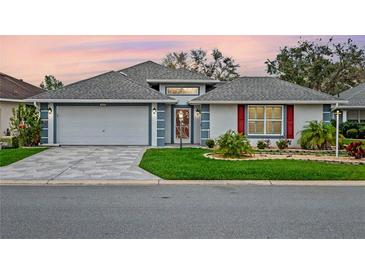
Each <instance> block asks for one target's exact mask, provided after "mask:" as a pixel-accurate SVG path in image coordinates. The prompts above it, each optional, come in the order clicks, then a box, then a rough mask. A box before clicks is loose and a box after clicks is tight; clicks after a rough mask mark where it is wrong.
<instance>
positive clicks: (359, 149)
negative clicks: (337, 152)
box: [346, 142, 365, 159]
mask: <svg viewBox="0 0 365 274" xmlns="http://www.w3.org/2000/svg"><path fill="white" fill-rule="evenodd" d="M346 151H347V153H348V155H350V156H353V157H355V159H361V158H364V157H365V146H364V144H363V143H362V142H352V143H351V144H349V145H348V146H347V147H346Z"/></svg>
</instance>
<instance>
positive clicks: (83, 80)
mask: <svg viewBox="0 0 365 274" xmlns="http://www.w3.org/2000/svg"><path fill="white" fill-rule="evenodd" d="M111 72H116V71H115V70H110V71H107V72H104V73H102V74H98V75H95V76H92V77H89V78H86V79H82V80H79V81H76V82H73V83H71V84H68V85H66V86H63V87H62V88H59V89H57V90H54V91H58V90H62V89H64V88H66V87H69V86H73V85H75V84H78V83H81V82H85V81H88V80H91V79H93V78H96V77H99V76H102V75H105V74H108V73H111ZM54 91H52V92H54Z"/></svg>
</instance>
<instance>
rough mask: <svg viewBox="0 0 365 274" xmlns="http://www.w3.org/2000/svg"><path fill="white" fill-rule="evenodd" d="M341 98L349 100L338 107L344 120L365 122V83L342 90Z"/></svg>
mask: <svg viewBox="0 0 365 274" xmlns="http://www.w3.org/2000/svg"><path fill="white" fill-rule="evenodd" d="M340 98H341V99H344V100H347V101H348V104H346V105H340V106H339V107H338V108H339V109H340V110H341V111H342V121H343V122H346V121H355V122H359V123H360V122H362V123H365V83H362V84H360V85H358V86H356V87H354V88H350V89H348V90H345V91H344V92H341V93H340Z"/></svg>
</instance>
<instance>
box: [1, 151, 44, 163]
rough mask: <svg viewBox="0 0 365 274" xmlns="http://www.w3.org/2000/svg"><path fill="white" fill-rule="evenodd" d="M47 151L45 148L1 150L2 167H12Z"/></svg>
mask: <svg viewBox="0 0 365 274" xmlns="http://www.w3.org/2000/svg"><path fill="white" fill-rule="evenodd" d="M46 149H47V148H45V147H34V148H7V149H2V150H0V166H7V165H10V164H12V163H14V162H17V161H19V160H22V159H24V158H26V157H29V156H31V155H33V154H36V153H39V152H41V151H43V150H46Z"/></svg>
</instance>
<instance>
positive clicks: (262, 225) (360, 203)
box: [0, 186, 365, 238]
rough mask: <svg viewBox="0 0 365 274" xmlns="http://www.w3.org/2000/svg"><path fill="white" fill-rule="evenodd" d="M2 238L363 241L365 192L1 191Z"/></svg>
mask: <svg viewBox="0 0 365 274" xmlns="http://www.w3.org/2000/svg"><path fill="white" fill-rule="evenodd" d="M0 199H1V204H0V205H1V208H0V209H1V212H0V213H1V219H0V220H1V223H0V235H1V238H365V188H364V187H309V186H308V187H296V186H292V187H284V186H281V187H279V186H276V187H273V186H79V187H77V186H46V187H45V186H41V187H37V186H25V187H23V186H1V187H0Z"/></svg>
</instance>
